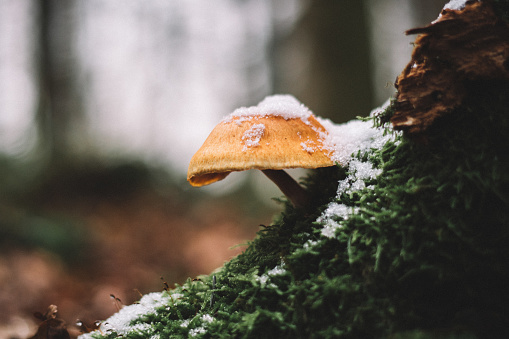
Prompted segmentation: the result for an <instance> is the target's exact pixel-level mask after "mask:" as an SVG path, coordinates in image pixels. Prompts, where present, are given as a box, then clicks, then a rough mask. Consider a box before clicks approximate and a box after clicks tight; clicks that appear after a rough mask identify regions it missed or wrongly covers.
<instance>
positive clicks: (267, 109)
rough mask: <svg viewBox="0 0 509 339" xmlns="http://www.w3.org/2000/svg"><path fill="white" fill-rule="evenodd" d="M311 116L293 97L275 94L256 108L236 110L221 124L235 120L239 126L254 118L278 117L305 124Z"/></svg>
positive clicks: (307, 109)
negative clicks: (297, 120) (296, 120)
mask: <svg viewBox="0 0 509 339" xmlns="http://www.w3.org/2000/svg"><path fill="white" fill-rule="evenodd" d="M311 114H312V113H311V111H310V110H309V108H307V107H306V106H304V105H303V104H302V103H301V102H300V101H299V100H297V99H296V98H295V97H294V96H292V95H288V94H276V95H272V96H268V97H266V98H265V99H263V100H262V101H261V102H260V103H259V104H258V105H256V106H251V107H241V108H237V109H236V110H235V111H233V112H232V113H231V114H230V115H228V116H226V117H225V118H223V120H222V122H224V123H226V122H231V121H232V120H234V119H235V122H236V123H237V124H241V123H242V122H243V121H246V120H250V119H252V118H254V117H265V116H278V117H282V118H284V119H286V120H288V119H301V120H302V121H304V122H306V123H307V122H308V121H307V119H308V118H309V117H310V116H311Z"/></svg>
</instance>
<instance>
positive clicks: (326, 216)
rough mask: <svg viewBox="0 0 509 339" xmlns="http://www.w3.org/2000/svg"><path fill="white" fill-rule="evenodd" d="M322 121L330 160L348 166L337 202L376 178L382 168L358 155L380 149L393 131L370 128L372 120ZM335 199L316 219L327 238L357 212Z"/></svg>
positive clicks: (340, 185) (372, 113) (377, 109)
mask: <svg viewBox="0 0 509 339" xmlns="http://www.w3.org/2000/svg"><path fill="white" fill-rule="evenodd" d="M389 103H390V102H389V100H388V101H387V102H386V103H385V104H384V105H382V106H381V107H379V108H376V109H374V110H373V111H371V113H370V116H374V115H375V114H378V113H380V112H382V111H384V110H385V109H387V107H388V106H389ZM322 124H323V125H324V126H325V128H326V129H327V131H328V133H329V135H328V136H327V138H326V140H325V145H326V147H327V148H328V149H329V150H330V151H331V153H332V159H333V161H335V162H337V163H339V164H340V165H341V166H344V167H348V175H347V177H346V178H345V179H343V180H340V181H339V183H338V188H337V197H336V200H337V201H339V200H340V197H341V195H342V194H351V193H353V192H358V191H361V190H363V189H365V188H369V187H370V186H369V185H367V184H366V182H367V181H369V180H373V179H376V177H377V176H379V175H380V174H381V173H382V169H381V168H377V167H376V166H375V165H374V164H372V163H371V162H369V161H361V159H359V157H358V156H357V154H361V155H362V154H364V153H366V152H368V151H371V150H374V149H377V150H379V149H381V148H382V147H383V146H384V145H385V144H386V143H387V142H388V141H389V140H391V139H393V138H394V137H395V135H396V134H390V133H389V134H386V133H384V130H383V129H377V128H373V122H372V121H361V120H353V121H350V122H347V123H345V124H341V125H335V124H333V123H332V122H330V121H328V120H324V121H323V122H322ZM337 201H334V202H331V203H330V204H329V205H328V207H327V209H326V210H325V211H324V212H323V213H322V215H320V217H319V218H318V219H317V222H319V223H321V224H323V225H324V227H323V229H322V236H324V237H326V238H332V237H334V235H335V232H336V230H337V229H338V228H341V226H342V221H344V220H347V219H348V218H349V216H350V215H352V214H354V213H357V211H358V209H357V208H356V207H351V206H347V205H344V204H342V203H340V202H337Z"/></svg>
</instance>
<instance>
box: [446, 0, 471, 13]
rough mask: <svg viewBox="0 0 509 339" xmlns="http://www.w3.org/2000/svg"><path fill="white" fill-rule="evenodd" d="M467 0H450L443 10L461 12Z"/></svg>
mask: <svg viewBox="0 0 509 339" xmlns="http://www.w3.org/2000/svg"><path fill="white" fill-rule="evenodd" d="M467 1H468V0H451V1H449V2H448V3H446V4H445V6H444V9H451V10H454V11H461V10H462V9H464V8H465V6H466V4H467Z"/></svg>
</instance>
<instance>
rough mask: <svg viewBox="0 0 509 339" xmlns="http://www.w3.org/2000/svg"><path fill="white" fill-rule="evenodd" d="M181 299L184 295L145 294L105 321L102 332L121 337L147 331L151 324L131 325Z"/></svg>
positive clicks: (85, 337)
mask: <svg viewBox="0 0 509 339" xmlns="http://www.w3.org/2000/svg"><path fill="white" fill-rule="evenodd" d="M180 297H182V294H179V293H173V294H169V293H168V292H166V291H164V292H154V293H149V294H145V295H144V296H143V297H142V298H141V299H140V301H139V302H138V303H136V304H132V305H129V306H125V307H123V308H122V309H120V311H118V312H117V313H115V314H113V315H112V316H111V317H110V318H108V319H107V320H105V321H103V322H102V323H101V326H100V330H101V331H102V332H103V333H109V332H115V333H117V334H119V335H124V334H126V333H137V332H138V333H141V332H143V331H146V330H148V329H150V328H151V327H152V326H151V325H150V324H135V325H131V323H132V322H133V321H134V320H136V319H138V318H140V317H141V316H145V315H147V314H155V313H156V309H157V308H159V307H162V306H165V305H168V304H171V303H172V302H175V301H176V300H177V299H178V298H180ZM93 334H96V332H91V333H86V334H83V335H81V336H80V337H79V338H80V339H92V338H93V336H92V335H93Z"/></svg>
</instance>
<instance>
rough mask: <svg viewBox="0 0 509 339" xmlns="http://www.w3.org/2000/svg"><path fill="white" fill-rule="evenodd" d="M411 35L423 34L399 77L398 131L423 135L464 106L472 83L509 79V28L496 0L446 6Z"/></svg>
mask: <svg viewBox="0 0 509 339" xmlns="http://www.w3.org/2000/svg"><path fill="white" fill-rule="evenodd" d="M406 34H420V35H419V36H418V37H417V39H416V40H415V48H414V51H413V54H412V59H411V61H410V63H409V64H408V65H407V66H406V68H405V69H404V70H403V72H402V73H401V74H400V75H399V77H398V78H397V80H396V88H397V89H398V93H397V96H396V105H395V113H394V115H393V116H392V117H391V122H392V124H393V126H394V128H395V129H396V130H403V131H405V132H406V133H408V134H412V135H418V134H422V133H423V132H425V131H426V129H427V128H428V127H429V126H431V125H432V124H433V123H434V121H435V120H436V119H437V118H438V117H440V116H443V115H445V114H449V113H451V112H452V111H454V110H455V109H456V108H457V107H459V106H460V105H461V104H462V102H463V101H464V99H465V98H466V97H467V96H468V95H469V92H468V90H467V88H470V87H471V86H468V84H469V82H470V83H474V82H478V81H484V80H500V79H505V80H507V79H509V27H508V25H507V24H506V23H505V22H504V21H503V20H501V19H499V18H498V17H497V16H496V15H495V12H494V10H493V7H492V4H491V2H490V1H483V2H477V1H475V2H472V1H470V2H467V4H466V6H465V8H464V9H462V10H450V9H444V10H443V11H442V13H441V16H440V17H439V18H438V19H437V20H436V21H435V22H433V23H432V24H430V25H428V26H426V27H422V28H414V29H411V30H408V31H407V32H406Z"/></svg>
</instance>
